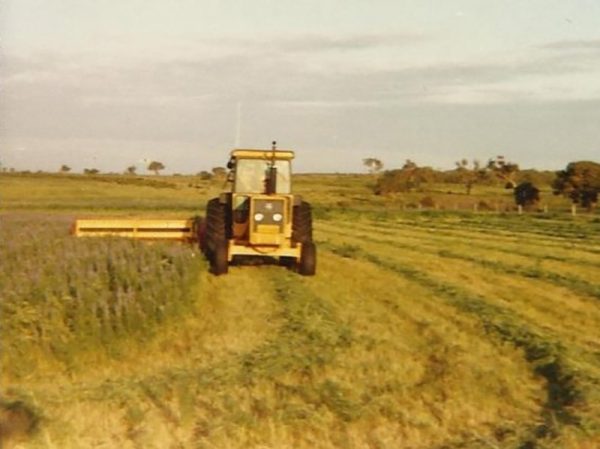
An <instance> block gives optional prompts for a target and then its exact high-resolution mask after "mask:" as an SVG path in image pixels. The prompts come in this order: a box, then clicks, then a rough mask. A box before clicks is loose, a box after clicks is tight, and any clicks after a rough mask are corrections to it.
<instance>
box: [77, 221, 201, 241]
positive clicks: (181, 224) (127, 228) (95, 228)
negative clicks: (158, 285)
mask: <svg viewBox="0 0 600 449" xmlns="http://www.w3.org/2000/svg"><path fill="white" fill-rule="evenodd" d="M73 234H75V236H77V237H105V236H117V237H127V238H134V239H149V240H154V239H157V240H158V239H160V240H162V239H169V240H195V239H196V235H195V232H194V220H193V219H187V220H162V219H156V220H143V219H108V220H107V219H83V220H76V221H75V224H74V226H73Z"/></svg>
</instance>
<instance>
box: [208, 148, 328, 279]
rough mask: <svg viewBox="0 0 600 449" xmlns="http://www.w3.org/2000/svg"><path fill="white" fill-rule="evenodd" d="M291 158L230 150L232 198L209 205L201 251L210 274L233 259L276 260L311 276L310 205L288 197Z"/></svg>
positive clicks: (285, 153) (274, 151) (285, 154)
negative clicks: (243, 257)
mask: <svg viewBox="0 0 600 449" xmlns="http://www.w3.org/2000/svg"><path fill="white" fill-rule="evenodd" d="M293 158H294V152H293V151H289V150H277V149H276V147H275V142H273V148H272V149H271V150H241V149H238V150H233V151H232V152H231V158H230V160H229V163H228V164H227V167H228V168H229V169H230V172H229V176H228V180H229V181H230V182H231V192H226V193H222V194H221V195H219V197H217V198H213V199H211V200H210V201H208V203H207V205H206V219H205V221H204V228H203V230H202V231H201V234H203V235H202V236H201V238H200V241H201V247H202V249H203V251H204V253H205V254H206V257H207V259H208V260H209V262H210V265H211V270H212V272H213V273H214V274H217V275H220V274H224V273H227V270H228V266H229V263H230V262H232V261H233V260H234V258H235V257H236V256H259V257H270V258H278V259H279V261H280V262H281V263H282V264H283V265H287V266H292V267H296V268H297V270H298V272H299V273H300V274H303V275H307V276H310V275H314V274H315V271H316V248H315V244H314V242H313V239H312V213H311V208H310V204H308V203H307V202H305V201H302V198H301V197H300V196H298V195H293V194H292V191H291V187H292V185H291V161H292V159H293Z"/></svg>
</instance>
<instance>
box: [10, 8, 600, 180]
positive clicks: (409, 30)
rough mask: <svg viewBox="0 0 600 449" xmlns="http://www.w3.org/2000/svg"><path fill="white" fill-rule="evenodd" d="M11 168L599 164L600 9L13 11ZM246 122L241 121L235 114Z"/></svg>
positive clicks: (192, 170) (347, 168)
mask: <svg viewBox="0 0 600 449" xmlns="http://www.w3.org/2000/svg"><path fill="white" fill-rule="evenodd" d="M0 39H1V51H2V56H1V58H2V59H1V66H0V70H1V72H0V73H1V75H0V82H1V85H0V89H1V90H0V99H1V103H0V112H1V117H2V120H1V123H0V162H1V163H2V165H3V166H5V167H6V166H8V167H16V168H18V169H35V170H37V169H44V170H52V171H55V170H57V169H58V167H60V165H61V164H68V165H70V166H71V167H73V169H74V170H78V171H79V170H81V169H83V168H86V167H87V168H99V169H101V170H103V171H109V170H110V171H123V170H124V169H125V168H126V167H127V166H129V165H132V164H137V165H138V166H141V165H143V162H142V161H144V160H159V161H161V162H163V163H164V164H165V165H166V166H167V169H168V170H169V171H171V172H181V173H195V172H197V171H200V170H202V169H210V168H211V167H214V166H217V165H224V163H225V162H226V160H227V156H228V152H229V151H230V149H231V148H232V147H233V146H235V144H236V139H237V135H238V134H237V132H236V130H237V128H238V116H240V117H241V120H240V123H239V130H240V132H239V142H240V145H241V146H242V147H245V148H253V147H254V148H256V147H258V148H260V147H269V145H270V142H271V141H272V140H273V139H276V140H277V141H278V142H279V146H280V147H282V148H292V149H295V150H296V151H297V164H296V171H329V172H331V171H340V172H344V171H362V170H363V167H362V163H361V160H362V159H363V158H365V157H377V158H380V159H381V160H382V161H383V162H384V164H385V166H386V168H394V167H398V166H400V165H401V164H402V163H403V161H404V160H405V159H412V160H414V161H415V162H417V164H419V165H431V166H434V167H437V168H451V167H452V166H453V163H454V161H456V160H458V159H462V158H465V157H466V158H469V159H473V158H477V159H479V160H481V161H486V160H487V159H489V158H491V157H494V156H496V155H504V156H505V157H506V158H507V159H508V160H511V161H514V162H517V163H519V164H520V165H521V166H522V167H536V168H543V169H559V168H563V167H564V166H565V165H566V164H567V163H568V162H569V161H573V160H581V159H592V160H596V161H598V160H600V1H598V0H569V1H565V0H455V1H453V0H438V1H434V0H404V1H398V0H372V1H366V0H252V1H249V0H246V1H244V0H237V1H234V0H177V1H175V0H172V1H167V0H3V1H2V2H1V3H0ZM238 112H241V113H239V114H238Z"/></svg>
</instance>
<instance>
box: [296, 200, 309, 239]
mask: <svg viewBox="0 0 600 449" xmlns="http://www.w3.org/2000/svg"><path fill="white" fill-rule="evenodd" d="M292 240H293V241H294V242H296V243H307V242H312V210H311V208H310V204H309V203H307V202H306V201H302V202H301V203H300V204H299V205H298V206H294V211H293V217H292Z"/></svg>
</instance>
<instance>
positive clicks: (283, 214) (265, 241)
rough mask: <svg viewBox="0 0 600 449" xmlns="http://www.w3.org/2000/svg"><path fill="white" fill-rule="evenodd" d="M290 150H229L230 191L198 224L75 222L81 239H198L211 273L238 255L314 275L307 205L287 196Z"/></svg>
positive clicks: (211, 203) (215, 200)
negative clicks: (264, 260) (94, 237)
mask: <svg viewBox="0 0 600 449" xmlns="http://www.w3.org/2000/svg"><path fill="white" fill-rule="evenodd" d="M293 158H294V152H293V151H289V150H277V149H276V147H275V142H273V147H272V149H271V150H239V149H238V150H233V151H232V152H231V158H230V160H229V163H228V164H227V166H228V168H229V169H230V172H229V175H228V181H229V182H230V183H231V191H230V192H225V193H222V194H221V195H219V197H217V198H213V199H211V200H210V201H208V203H207V205H206V216H205V219H204V220H198V219H194V218H186V219H153V220H148V219H97V218H95V219H79V220H77V221H76V222H75V223H74V225H73V229H72V232H73V234H75V235H76V236H78V237H82V236H121V237H129V238H138V239H153V240H155V239H174V240H183V241H195V240H198V241H199V244H200V247H201V248H202V251H203V252H204V254H205V255H206V257H207V259H208V260H209V262H210V266H211V271H212V272H213V273H214V274H216V275H220V274H224V273H227V271H228V267H229V264H230V263H231V262H232V261H233V260H234V258H236V257H239V256H259V257H269V258H276V259H278V260H279V262H280V263H281V264H282V265H286V266H288V267H292V268H296V269H297V270H298V272H299V273H300V274H303V275H307V276H310V275H314V274H315V271H316V264H317V255H316V248H315V244H314V242H313V239H312V212H311V208H310V205H309V204H308V203H307V202H305V201H302V199H301V198H300V196H298V195H293V194H292V193H291V171H292V170H291V161H292V159H293Z"/></svg>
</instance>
